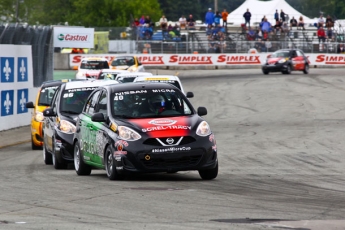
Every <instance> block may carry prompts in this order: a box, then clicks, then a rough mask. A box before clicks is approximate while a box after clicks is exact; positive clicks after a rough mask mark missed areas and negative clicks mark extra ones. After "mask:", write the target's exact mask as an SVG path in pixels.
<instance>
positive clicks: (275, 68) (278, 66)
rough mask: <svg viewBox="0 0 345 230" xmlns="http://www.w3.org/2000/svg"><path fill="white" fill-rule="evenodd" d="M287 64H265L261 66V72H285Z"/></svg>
mask: <svg viewBox="0 0 345 230" xmlns="http://www.w3.org/2000/svg"><path fill="white" fill-rule="evenodd" d="M287 66H288V63H287V62H284V63H276V64H272V65H269V64H265V65H263V66H262V70H263V71H268V72H282V71H286V70H287Z"/></svg>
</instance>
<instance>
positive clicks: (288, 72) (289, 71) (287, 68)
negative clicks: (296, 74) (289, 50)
mask: <svg viewBox="0 0 345 230" xmlns="http://www.w3.org/2000/svg"><path fill="white" fill-rule="evenodd" d="M285 73H286V74H290V73H291V65H288V66H287V67H286V71H285Z"/></svg>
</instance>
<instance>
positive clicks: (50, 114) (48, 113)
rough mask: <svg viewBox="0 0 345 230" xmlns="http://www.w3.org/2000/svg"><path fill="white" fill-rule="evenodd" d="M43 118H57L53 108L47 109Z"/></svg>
mask: <svg viewBox="0 0 345 230" xmlns="http://www.w3.org/2000/svg"><path fill="white" fill-rule="evenodd" d="M43 116H45V117H55V116H56V113H55V112H54V110H53V108H47V109H45V110H44V111H43Z"/></svg>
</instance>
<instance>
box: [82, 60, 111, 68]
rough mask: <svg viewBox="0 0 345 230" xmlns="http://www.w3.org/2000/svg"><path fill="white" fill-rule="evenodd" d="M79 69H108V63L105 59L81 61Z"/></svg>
mask: <svg viewBox="0 0 345 230" xmlns="http://www.w3.org/2000/svg"><path fill="white" fill-rule="evenodd" d="M80 69H109V65H108V62H106V61H87V62H82V63H81V65H80Z"/></svg>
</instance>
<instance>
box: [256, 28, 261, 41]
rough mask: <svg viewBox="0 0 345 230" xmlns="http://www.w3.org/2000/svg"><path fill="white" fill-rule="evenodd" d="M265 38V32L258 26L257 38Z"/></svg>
mask: <svg viewBox="0 0 345 230" xmlns="http://www.w3.org/2000/svg"><path fill="white" fill-rule="evenodd" d="M262 39H263V34H262V30H261V28H258V30H257V32H256V40H262Z"/></svg>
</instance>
